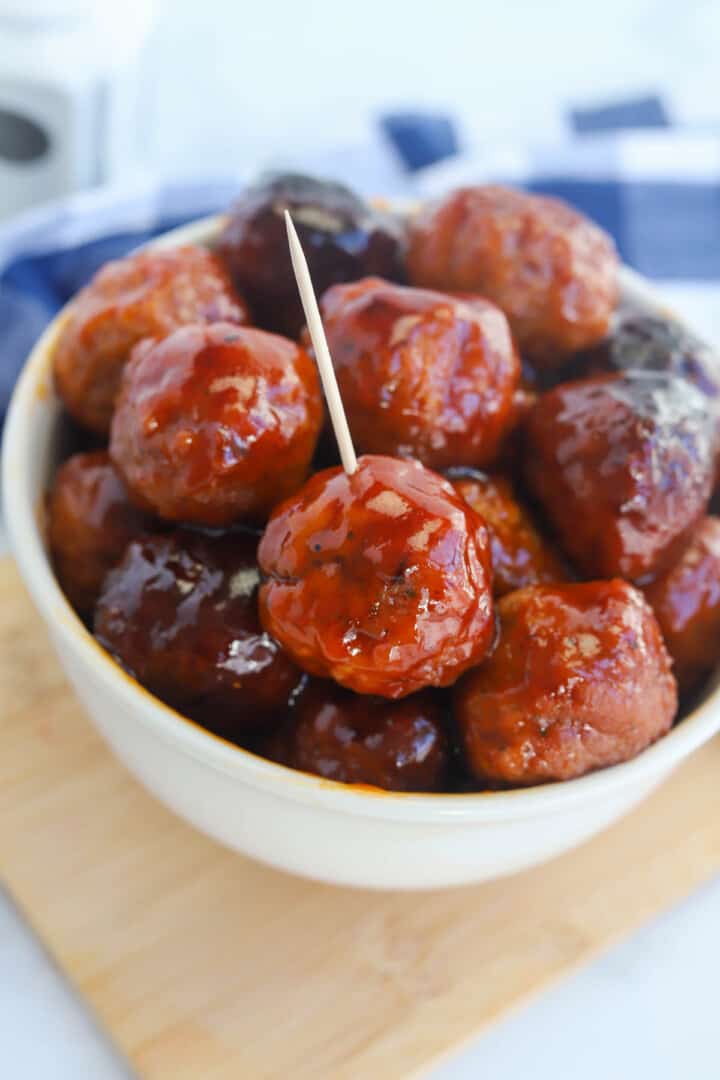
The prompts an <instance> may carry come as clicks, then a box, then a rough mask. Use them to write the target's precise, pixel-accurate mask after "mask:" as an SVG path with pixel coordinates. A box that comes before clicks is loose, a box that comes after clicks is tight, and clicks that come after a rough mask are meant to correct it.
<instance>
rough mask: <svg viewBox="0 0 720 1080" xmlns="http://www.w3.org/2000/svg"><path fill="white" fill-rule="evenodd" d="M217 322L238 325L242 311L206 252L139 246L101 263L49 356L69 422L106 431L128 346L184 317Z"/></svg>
mask: <svg viewBox="0 0 720 1080" xmlns="http://www.w3.org/2000/svg"><path fill="white" fill-rule="evenodd" d="M218 321H225V322H231V323H245V322H247V321H248V311H247V307H246V306H245V304H244V302H243V301H242V299H241V298H240V297H239V296H238V295H237V293H236V292H235V291H234V289H233V287H232V285H231V282H230V279H229V277H228V275H227V273H226V271H225V270H224V268H223V267H222V265H221V263H220V262H219V261H218V259H216V258H215V256H214V255H211V254H210V252H208V251H205V250H204V249H202V248H197V247H182V248H173V249H168V250H167V251H142V252H139V253H138V254H137V255H128V256H127V257H126V258H124V259H118V260H117V261H115V262H109V263H106V264H105V266H103V267H102V269H101V270H99V271H98V273H97V274H96V275H95V277H94V278H93V279H92V281H91V282H90V284H89V285H87V286H86V287H85V288H84V289H82V290H81V291H80V292H79V293H78V294H77V296H76V297H75V299H74V300H73V302H72V304H71V305H70V308H69V309H68V313H67V316H66V318H65V321H64V322H63V324H62V327H61V330H60V333H59V336H58V339H57V342H56V345H55V350H54V354H53V365H54V372H55V383H56V385H57V389H58V393H59V394H60V396H61V397H62V399H63V402H64V403H65V406H66V408H67V410H68V412H69V413H70V414H71V415H72V416H74V417H75V419H76V420H78V421H79V422H80V423H81V424H84V425H85V426H86V427H88V428H91V429H92V430H93V431H96V432H98V433H99V434H101V435H105V434H107V432H108V430H109V428H110V420H111V418H112V413H113V407H114V405H115V398H116V396H117V392H118V388H119V386H120V379H121V376H122V370H123V367H124V366H125V363H126V361H127V359H128V357H129V355H130V352H131V350H132V348H133V346H134V345H136V344H137V342H138V341H140V340H141V339H142V338H146V337H156V338H162V337H164V336H165V335H166V334H169V333H170V332H171V331H172V330H175V329H176V327H178V326H183V325H184V324H185V323H193V322H194V323H207V322H218Z"/></svg>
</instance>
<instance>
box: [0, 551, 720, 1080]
mask: <svg viewBox="0 0 720 1080" xmlns="http://www.w3.org/2000/svg"><path fill="white" fill-rule="evenodd" d="M0 733H1V736H2V744H1V745H2V751H1V752H0V867H1V869H2V874H3V877H4V879H5V882H6V884H7V886H8V887H9V889H10V891H11V892H12V893H13V895H14V897H15V899H16V900H17V902H18V904H19V905H20V906H21V908H22V909H23V910H24V911H25V913H26V915H27V916H28V918H29V919H30V921H31V922H32V924H33V925H34V926H35V928H36V929H37V931H38V932H39V933H40V935H41V936H42V938H43V939H44V940H45V943H46V945H47V946H48V948H49V949H50V951H51V952H52V954H53V955H54V956H55V958H56V959H57V961H58V962H59V964H60V965H61V967H62V968H63V969H64V971H65V972H66V973H67V975H68V976H69V978H70V979H71V980H72V981H73V982H74V983H75V985H76V987H77V988H78V989H79V990H80V992H81V993H82V994H83V995H84V996H85V997H86V999H87V1000H88V1001H89V1002H90V1003H91V1005H92V1006H93V1007H94V1009H95V1011H96V1012H97V1014H98V1016H99V1017H100V1018H101V1020H102V1021H103V1022H104V1024H105V1025H106V1027H107V1028H108V1030H109V1032H110V1033H111V1035H112V1036H113V1037H114V1039H115V1041H116V1042H117V1044H118V1045H119V1046H120V1047H121V1048H122V1049H123V1050H124V1051H125V1053H126V1054H127V1056H128V1057H129V1058H130V1060H131V1062H132V1063H133V1065H134V1066H135V1068H136V1070H137V1072H138V1073H139V1075H140V1076H141V1077H143V1078H150V1080H200V1078H202V1080H238V1078H242V1080H255V1078H263V1080H271V1078H273V1080H274V1078H276V1077H278V1078H280V1077H282V1078H285V1077H289V1076H292V1077H293V1080H304V1078H308V1080H310V1078H312V1080H319V1078H323V1080H324V1078H326V1077H327V1078H333V1080H350V1078H352V1080H358V1078H362V1080H365V1078H367V1077H370V1076H372V1077H373V1078H374V1080H378V1078H379V1080H382V1078H385V1077H389V1078H390V1077H391V1078H393V1080H395V1078H398V1077H407V1076H411V1075H413V1074H415V1073H416V1072H417V1071H420V1070H423V1069H424V1068H425V1067H427V1066H429V1065H430V1064H431V1063H432V1064H434V1063H435V1062H436V1061H437V1058H438V1056H439V1055H441V1054H443V1053H444V1052H448V1051H450V1050H453V1049H455V1048H457V1047H458V1045H459V1044H460V1043H462V1042H463V1041H464V1040H466V1039H468V1038H469V1037H471V1036H473V1035H475V1034H476V1033H478V1032H479V1031H480V1030H481V1029H482V1028H483V1027H484V1026H486V1025H487V1024H489V1023H491V1022H492V1021H493V1020H495V1019H497V1018H498V1017H499V1016H500V1015H501V1014H503V1013H505V1012H506V1011H507V1010H508V1009H509V1008H510V1007H512V1006H515V1005H517V1004H518V1002H520V1001H522V1000H523V999H524V998H526V997H527V996H528V995H529V994H531V993H534V992H536V991H538V990H539V989H541V988H542V987H544V986H547V985H548V983H549V982H550V981H551V980H554V979H557V978H558V977H559V976H561V975H564V974H565V973H567V972H568V971H569V970H570V969H572V968H574V967H575V966H577V965H578V964H580V963H583V962H585V961H587V960H588V959H589V958H590V957H591V956H592V955H593V954H595V953H597V952H598V951H599V950H600V949H602V948H604V947H606V946H607V945H608V944H609V943H610V942H611V941H613V940H615V939H617V938H618V937H619V936H621V935H623V934H626V933H628V932H629V931H631V930H632V929H633V928H634V927H636V926H638V925H639V924H640V923H641V922H643V921H644V920H645V919H648V918H649V917H650V916H652V915H654V914H655V913H656V912H658V911H660V910H661V909H663V908H665V907H667V906H668V905H670V904H673V903H676V902H677V901H678V900H680V898H681V897H683V896H685V895H686V894H687V893H688V892H690V890H691V889H694V888H696V887H697V886H698V885H700V884H701V883H702V882H704V881H705V880H706V879H708V878H709V877H711V876H712V875H713V874H715V873H716V872H717V871H718V869H720V805H719V804H720V796H719V788H720V741H718V740H716V741H715V742H714V743H713V744H711V745H709V746H707V747H706V748H704V749H703V750H702V751H701V752H699V753H698V754H696V755H695V757H694V758H692V759H691V760H690V761H689V762H688V763H687V764H686V765H685V766H684V767H683V768H682V769H681V770H680V771H679V772H678V773H677V774H676V775H675V776H674V778H673V779H672V780H670V781H669V782H668V783H667V784H666V785H665V786H664V787H663V788H662V789H661V790H660V792H659V793H658V794H656V795H655V796H653V797H652V798H651V799H650V800H649V801H648V802H647V803H645V805H644V806H643V807H642V808H641V809H640V810H638V811H636V812H635V813H633V814H632V816H631V817H629V818H628V819H626V821H625V822H623V823H622V824H620V825H618V826H616V827H614V828H613V829H611V830H610V831H608V832H607V833H605V835H604V836H602V837H600V838H599V839H597V840H595V841H593V842H592V843H590V844H588V845H586V846H585V847H583V848H581V849H580V850H579V851H577V852H575V853H573V854H570V855H567V856H564V857H563V858H561V859H558V860H556V861H555V862H553V863H551V864H548V865H547V866H545V867H542V868H540V869H537V870H533V871H531V872H529V873H526V874H523V875H520V876H517V877H515V878H512V879H508V880H505V881H500V882H496V883H493V884H490V885H484V886H479V887H473V888H466V889H456V890H452V891H448V892H436V893H424V894H414V895H401V894H389V895H388V894H379V893H368V892H360V891H349V890H341V889H335V888H331V887H326V886H321V885H316V884H312V883H310V882H306V881H302V880H298V879H295V878H291V877H288V876H286V875H284V874H281V873H278V872H276V871H273V870H269V869H266V868H264V867H262V866H259V865H257V864H255V863H253V862H250V861H247V860H245V859H243V858H240V857H239V856H237V855H233V854H230V853H228V852H226V851H224V850H223V849H221V848H220V847H218V846H217V845H215V844H214V843H213V842H211V841H210V840H207V839H205V838H204V837H203V836H201V835H200V834H199V833H196V832H194V831H193V830H192V829H190V828H189V827H188V826H186V825H184V824H182V823H181V822H180V821H178V820H176V819H175V818H174V817H173V816H172V815H171V814H170V813H169V812H168V811H166V810H164V809H163V808H162V807H161V806H160V805H158V804H157V803H156V802H154V801H153V799H152V798H150V796H148V795H147V794H146V793H145V792H144V791H143V790H142V788H140V787H139V786H138V784H137V783H136V782H135V781H134V780H133V779H131V777H130V776H129V775H128V774H127V773H126V772H125V771H124V770H123V769H122V767H121V766H120V765H119V764H117V763H116V762H115V760H114V759H113V758H112V757H111V755H110V753H109V752H108V750H106V748H105V746H104V744H103V743H102V742H101V741H100V739H99V738H98V736H96V735H95V733H94V731H93V729H92V728H91V726H90V724H89V722H88V721H87V720H86V718H85V716H84V714H83V712H82V710H81V708H80V706H79V705H78V704H77V703H76V701H75V699H74V697H73V694H72V692H71V690H70V689H69V687H68V686H67V684H66V683H65V680H64V678H63V675H62V673H61V671H60V669H59V667H58V665H57V663H56V661H55V659H54V657H53V655H52V654H51V652H50V648H49V645H48V642H47V639H46V636H45V633H44V631H43V629H42V626H41V624H40V621H39V619H38V617H37V616H36V615H35V613H34V611H33V610H32V608H31V606H30V602H29V600H28V598H27V596H26V594H25V592H24V590H23V588H22V586H21V584H20V582H19V579H18V577H17V574H16V572H15V570H14V568H13V567H12V565H11V564H10V562H9V561H8V560H0Z"/></svg>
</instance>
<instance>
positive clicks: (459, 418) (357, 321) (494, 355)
mask: <svg viewBox="0 0 720 1080" xmlns="http://www.w3.org/2000/svg"><path fill="white" fill-rule="evenodd" d="M322 313H323V321H324V324H325V330H326V333H327V338H328V344H329V346H330V352H331V353H332V356H333V360H334V363H335V371H336V373H337V377H338V382H339V385H340V391H341V393H342V396H343V401H344V404H345V409H346V411H347V414H348V420H349V422H350V427H351V429H352V432H353V438H354V439H355V441H356V442H357V444H358V446H359V447H360V449H361V450H366V451H368V452H369V453H375V454H399V455H400V456H402V457H415V458H417V459H418V460H419V461H422V462H423V463H424V464H425V465H429V466H431V467H433V468H447V467H448V466H449V465H452V464H459V465H482V464H486V463H489V462H492V461H493V460H494V459H495V458H496V457H497V455H498V449H499V446H500V443H501V440H502V439H503V436H504V435H505V434H506V433H507V431H508V430H509V429H510V428H511V427H512V426H513V423H514V421H515V401H514V397H515V392H516V390H517V388H518V384H519V379H520V361H519V359H518V356H517V353H516V351H515V346H514V345H513V341H512V337H511V335H510V329H509V327H508V324H507V319H506V318H505V316H504V315H503V313H502V312H501V311H500V309H499V308H497V307H495V305H494V304H491V303H489V302H488V301H486V300H481V299H479V298H472V299H467V300H466V299H458V298H457V297H451V296H447V295H443V294H442V293H435V292H428V291H426V290H424V289H409V288H405V287H403V286H401V285H392V284H390V283H389V282H387V281H381V280H380V279H379V278H365V279H363V280H362V281H358V282H355V283H354V284H351V285H335V286H334V287H333V288H332V289H330V290H329V291H328V292H326V293H325V296H324V297H323V300H322Z"/></svg>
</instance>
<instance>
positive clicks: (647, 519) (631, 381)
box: [525, 371, 717, 583]
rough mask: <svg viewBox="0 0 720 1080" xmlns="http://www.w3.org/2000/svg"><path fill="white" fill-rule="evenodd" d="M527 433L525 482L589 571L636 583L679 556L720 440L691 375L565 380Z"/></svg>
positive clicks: (705, 494) (706, 492)
mask: <svg viewBox="0 0 720 1080" xmlns="http://www.w3.org/2000/svg"><path fill="white" fill-rule="evenodd" d="M526 435H527V448H526V451H527V452H526V457H525V473H526V477H527V480H528V483H529V485H530V488H531V489H532V491H533V492H534V494H535V495H536V496H537V498H538V499H539V501H540V502H541V503H542V506H543V508H544V510H545V512H546V514H547V516H548V518H549V519H550V521H551V523H552V524H553V526H554V527H555V530H556V532H557V535H558V538H559V540H560V543H561V544H562V547H563V548H564V550H565V551H566V552H567V554H568V555H569V556H570V558H571V559H572V560H573V562H574V563H575V564H576V565H577V566H578V567H579V568H580V569H582V570H584V572H585V574H586V575H587V576H588V577H598V578H600V577H614V576H619V577H625V578H628V579H630V580H631V581H635V582H638V583H642V582H644V581H646V580H649V579H650V578H651V577H653V576H654V575H656V574H658V573H661V572H662V571H663V570H664V569H666V568H667V567H668V566H671V565H672V563H673V562H674V561H675V560H676V559H677V558H678V557H679V555H680V553H681V552H682V550H683V548H684V546H685V545H686V544H687V542H688V540H689V538H690V535H691V533H692V530H693V529H694V527H695V525H696V524H697V522H698V521H699V520H700V518H701V517H702V515H703V513H704V512H705V507H706V504H707V501H708V499H709V497H710V491H711V488H712V484H713V473H714V460H715V453H716V442H717V436H716V426H715V421H714V418H713V416H712V415H711V414H710V412H709V411H708V408H707V401H706V399H705V398H704V397H703V395H702V394H701V393H700V391H699V390H697V389H696V388H695V387H694V386H692V385H691V384H690V383H689V382H687V381H686V380H685V379H680V378H677V377H674V376H671V375H665V374H655V373H653V372H642V371H629V372H627V373H626V374H625V375H607V376H598V377H597V378H594V379H583V380H580V381H578V382H571V383H563V384H562V385H561V386H558V387H556V388H555V389H554V390H551V391H549V392H548V393H546V394H543V395H542V397H541V398H540V399H539V401H538V402H537V404H536V405H535V407H534V409H533V410H532V412H531V413H530V416H529V418H528V421H527V424H526Z"/></svg>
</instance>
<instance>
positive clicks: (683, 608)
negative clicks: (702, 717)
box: [645, 517, 720, 693]
mask: <svg viewBox="0 0 720 1080" xmlns="http://www.w3.org/2000/svg"><path fill="white" fill-rule="evenodd" d="M645 596H646V597H647V599H648V601H649V603H650V606H651V607H652V609H653V611H654V612H655V616H656V618H657V621H658V623H659V624H660V629H661V630H662V632H663V637H664V638H665V644H666V645H667V648H668V652H669V653H670V655H671V656H672V658H673V665H674V668H673V670H674V672H675V678H676V679H677V681H678V685H679V687H680V691H681V692H682V693H690V692H691V691H692V690H695V689H696V688H697V686H698V685H699V683H701V682H702V680H703V679H704V678H705V677H706V676H707V675H709V674H710V672H711V671H712V670H713V668H714V667H716V666H717V664H718V662H719V661H720V518H716V517H706V518H703V520H702V521H701V522H700V524H699V525H698V527H697V529H696V530H695V532H694V533H693V535H692V539H691V540H690V543H689V545H688V547H686V548H685V551H684V552H683V553H682V555H681V556H680V558H679V560H678V561H677V562H676V563H675V565H674V566H672V567H670V569H669V570H668V571H667V572H666V573H665V574H663V576H662V577H660V578H657V580H656V581H654V582H653V583H652V584H651V585H648V586H647V587H646V589H645Z"/></svg>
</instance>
